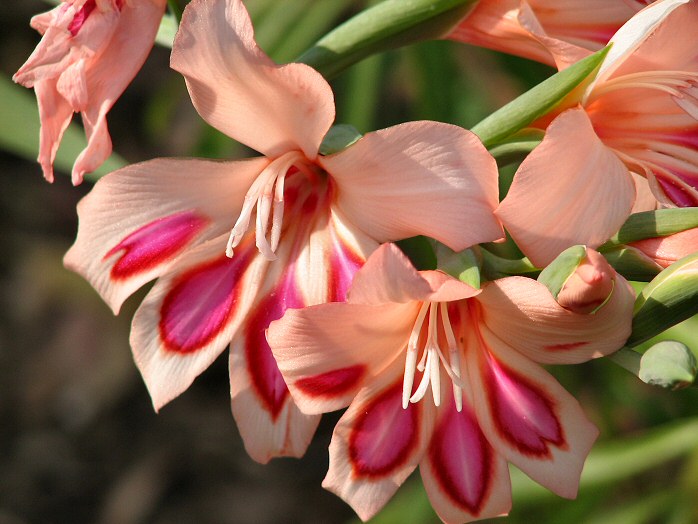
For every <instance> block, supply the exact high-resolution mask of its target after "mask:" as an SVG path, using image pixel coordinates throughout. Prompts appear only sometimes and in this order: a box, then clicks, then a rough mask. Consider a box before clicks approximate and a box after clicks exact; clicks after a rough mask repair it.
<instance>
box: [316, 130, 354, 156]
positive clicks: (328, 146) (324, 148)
mask: <svg viewBox="0 0 698 524" xmlns="http://www.w3.org/2000/svg"><path fill="white" fill-rule="evenodd" d="M362 136H363V135H362V134H361V133H359V131H358V130H357V129H356V128H355V127H354V126H351V125H349V124H337V125H336V126H332V127H331V128H330V130H329V131H328V132H327V134H326V135H325V138H323V139H322V143H321V144H320V154H321V155H332V154H334V153H339V152H340V151H342V150H343V149H346V148H347V147H349V146H350V145H352V144H353V143H355V142H357V141H358V140H359V139H360V138H361V137H362Z"/></svg>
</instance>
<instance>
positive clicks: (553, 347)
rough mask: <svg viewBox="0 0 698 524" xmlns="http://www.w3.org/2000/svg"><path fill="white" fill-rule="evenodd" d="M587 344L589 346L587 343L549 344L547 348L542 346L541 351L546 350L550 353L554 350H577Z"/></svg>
mask: <svg viewBox="0 0 698 524" xmlns="http://www.w3.org/2000/svg"><path fill="white" fill-rule="evenodd" d="M587 344H589V342H567V343H565V344H551V345H549V346H543V349H548V350H552V351H555V350H556V349H561V350H565V349H577V348H580V347H582V346H586V345H587Z"/></svg>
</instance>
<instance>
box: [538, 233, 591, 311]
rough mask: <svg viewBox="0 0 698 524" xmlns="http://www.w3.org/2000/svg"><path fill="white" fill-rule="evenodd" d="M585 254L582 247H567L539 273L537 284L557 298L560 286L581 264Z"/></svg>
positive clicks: (584, 249)
mask: <svg viewBox="0 0 698 524" xmlns="http://www.w3.org/2000/svg"><path fill="white" fill-rule="evenodd" d="M586 254H587V250H586V248H585V247H584V246H572V247H568V248H567V249H565V250H564V251H563V252H562V253H560V254H559V255H558V256H557V258H556V259H555V260H553V261H552V262H551V263H550V264H549V265H548V266H547V267H546V268H545V269H544V270H543V271H541V272H540V275H538V282H540V283H541V284H543V285H544V286H545V287H547V288H548V289H549V290H550V293H551V294H552V295H553V297H555V298H557V296H558V295H559V294H560V290H561V289H562V286H564V285H565V282H567V279H568V278H570V275H571V274H572V273H574V271H575V269H577V267H578V266H579V264H581V262H582V260H584V257H586Z"/></svg>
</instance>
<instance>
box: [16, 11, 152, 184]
mask: <svg viewBox="0 0 698 524" xmlns="http://www.w3.org/2000/svg"><path fill="white" fill-rule="evenodd" d="M165 4H166V0H64V1H63V2H62V3H61V4H60V5H58V6H57V7H55V8H54V9H52V10H51V11H48V12H46V13H43V14H40V15H37V16H35V17H33V18H32V20H31V26H32V27H33V28H34V29H36V30H37V31H38V32H39V33H41V34H42V35H43V37H42V39H41V42H40V43H39V45H38V46H37V47H36V49H35V50H34V52H33V53H32V54H31V56H30V57H29V59H28V60H27V61H26V63H25V64H24V65H23V66H22V67H21V68H20V69H19V71H17V72H16V73H15V75H14V76H13V80H14V81H15V82H17V83H19V84H22V85H24V86H26V87H33V88H34V90H35V91H36V98H37V100H38V103H39V116H40V119H41V135H40V144H39V158H38V160H39V163H40V164H41V168H42V170H43V172H44V177H45V178H46V180H48V181H49V182H52V181H53V161H54V160H55V158H56V152H57V151H58V146H59V144H60V141H61V137H62V136H63V132H64V131H65V129H66V127H67V126H68V124H69V123H70V120H71V119H72V117H73V113H74V112H75V113H77V112H79V113H81V115H82V122H83V125H84V126H85V133H86V134H87V141H88V143H87V147H86V148H85V149H84V150H83V151H82V153H80V156H78V158H77V159H76V160H75V164H74V166H73V184H76V185H77V184H79V183H81V182H82V178H83V175H84V174H85V173H89V172H90V171H94V170H95V169H97V168H98V167H99V166H100V165H101V164H102V163H103V162H104V161H105V160H106V159H107V158H108V157H109V155H110V154H111V138H110V137H109V131H108V129H107V121H106V115H107V112H108V111H109V110H110V109H111V107H112V105H114V102H115V101H116V99H117V98H118V97H119V96H120V95H121V93H123V91H124V89H126V86H127V85H128V84H129V83H130V82H131V80H132V79H133V77H134V76H135V75H136V73H137V72H138V70H139V69H140V68H141V66H142V65H143V62H144V61H145V59H146V57H147V56H148V52H149V51H150V49H151V48H152V47H153V42H154V40H155V34H156V33H157V29H158V26H159V25H160V19H161V18H162V15H163V13H164V11H165Z"/></svg>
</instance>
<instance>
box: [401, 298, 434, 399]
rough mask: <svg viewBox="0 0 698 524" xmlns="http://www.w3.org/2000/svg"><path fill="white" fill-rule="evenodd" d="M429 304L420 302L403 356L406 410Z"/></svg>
mask: <svg viewBox="0 0 698 524" xmlns="http://www.w3.org/2000/svg"><path fill="white" fill-rule="evenodd" d="M429 304H430V302H422V307H421V308H420V309H419V313H418V314H417V319H416V320H415V322H414V327H413V328H412V333H410V338H409V341H408V342H407V355H406V356H405V376H404V377H403V379H402V407H403V409H407V406H408V405H409V402H410V393H412V385H413V384H414V374H415V372H416V367H417V344H418V343H419V334H420V333H421V332H422V325H423V324H424V317H426V315H427V310H428V309H429Z"/></svg>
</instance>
